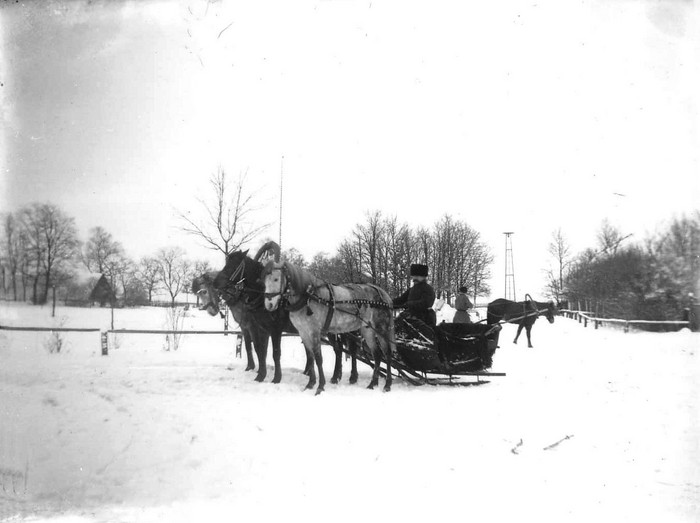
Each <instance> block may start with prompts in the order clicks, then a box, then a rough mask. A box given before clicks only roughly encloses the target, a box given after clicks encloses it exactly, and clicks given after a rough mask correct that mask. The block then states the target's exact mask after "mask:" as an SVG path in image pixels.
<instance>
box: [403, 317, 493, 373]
mask: <svg viewBox="0 0 700 523" xmlns="http://www.w3.org/2000/svg"><path fill="white" fill-rule="evenodd" d="M500 330H501V326H500V325H485V324H482V323H445V322H443V323H440V324H438V325H437V326H436V327H430V326H428V325H427V324H426V323H424V322H422V321H420V320H417V319H415V318H411V317H410V316H404V315H400V316H399V317H398V318H397V319H396V325H395V335H396V349H397V355H396V358H395V362H394V365H395V366H396V367H397V369H398V370H399V374H401V372H403V373H404V374H409V377H410V378H411V379H413V380H414V381H415V380H416V379H417V380H418V381H419V382H423V383H440V382H444V381H445V379H447V381H448V382H450V383H453V384H458V383H459V384H472V383H473V382H468V383H467V382H458V381H457V380H455V378H456V377H459V376H477V378H480V377H482V376H503V375H504V374H502V373H492V372H490V371H489V369H490V368H491V365H492V364H493V355H494V353H495V351H496V346H497V342H498V333H499V331H500ZM430 375H432V376H430ZM402 377H404V378H406V376H405V375H404V376H402ZM476 383H483V382H482V381H481V380H480V379H477V382H476Z"/></svg>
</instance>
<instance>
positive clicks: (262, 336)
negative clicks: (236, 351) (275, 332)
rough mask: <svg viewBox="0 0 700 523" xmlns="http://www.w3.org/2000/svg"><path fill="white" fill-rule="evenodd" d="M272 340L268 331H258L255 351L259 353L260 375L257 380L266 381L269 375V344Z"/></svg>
mask: <svg viewBox="0 0 700 523" xmlns="http://www.w3.org/2000/svg"><path fill="white" fill-rule="evenodd" d="M269 341H270V335H269V334H267V333H266V332H265V333H263V332H261V331H258V332H257V333H256V341H255V342H254V345H255V352H256V353H257V355H258V375H257V376H256V377H255V381H265V377H266V376H267V344H268V343H269Z"/></svg>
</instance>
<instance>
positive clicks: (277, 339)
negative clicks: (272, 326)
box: [272, 331, 282, 383]
mask: <svg viewBox="0 0 700 523" xmlns="http://www.w3.org/2000/svg"><path fill="white" fill-rule="evenodd" d="M281 352H282V332H281V331H275V332H273V333H272V359H273V360H274V362H275V376H274V377H273V378H272V383H279V382H280V381H282V365H281V364H280V353H281Z"/></svg>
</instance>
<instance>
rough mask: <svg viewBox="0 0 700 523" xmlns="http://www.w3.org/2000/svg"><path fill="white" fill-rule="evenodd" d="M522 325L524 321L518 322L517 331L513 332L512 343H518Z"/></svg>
mask: <svg viewBox="0 0 700 523" xmlns="http://www.w3.org/2000/svg"><path fill="white" fill-rule="evenodd" d="M524 326H525V324H524V323H522V322H520V323H518V332H516V333H515V339H514V340H513V343H518V338H519V337H520V333H521V332H522V331H523V327H524Z"/></svg>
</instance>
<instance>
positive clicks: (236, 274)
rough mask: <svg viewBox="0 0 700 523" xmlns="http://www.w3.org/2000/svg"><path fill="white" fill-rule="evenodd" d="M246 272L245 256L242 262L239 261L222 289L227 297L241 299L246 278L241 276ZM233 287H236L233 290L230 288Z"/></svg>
mask: <svg viewBox="0 0 700 523" xmlns="http://www.w3.org/2000/svg"><path fill="white" fill-rule="evenodd" d="M244 273H245V258H243V259H242V260H241V263H239V264H238V266H237V267H236V269H235V270H234V271H233V272H232V273H231V276H229V277H228V280H227V281H226V285H225V286H224V287H223V288H222V289H221V291H220V292H221V294H222V295H225V298H226V299H230V300H231V301H238V300H239V299H240V297H241V293H242V292H243V290H244V289H245V286H244V282H245V278H240V276H242V275H243V274H244ZM231 287H233V288H234V291H233V292H232V291H231V290H229V289H230V288H231Z"/></svg>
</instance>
